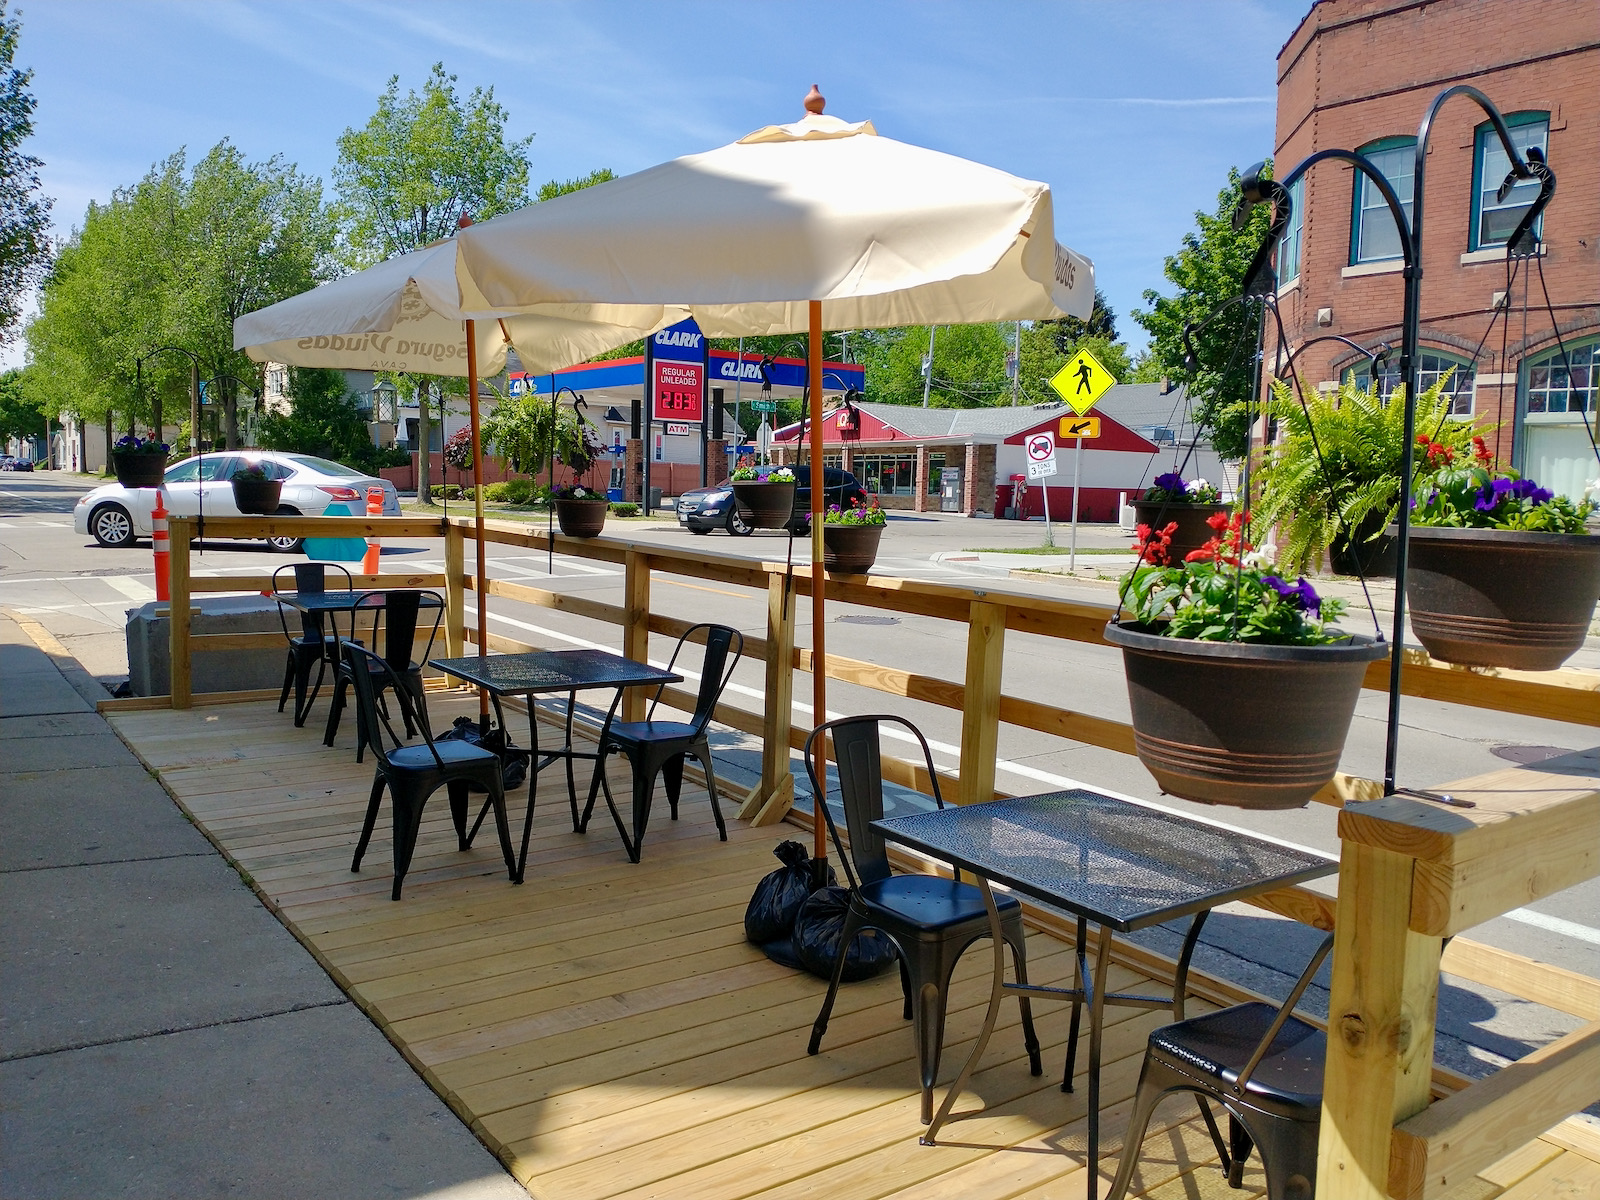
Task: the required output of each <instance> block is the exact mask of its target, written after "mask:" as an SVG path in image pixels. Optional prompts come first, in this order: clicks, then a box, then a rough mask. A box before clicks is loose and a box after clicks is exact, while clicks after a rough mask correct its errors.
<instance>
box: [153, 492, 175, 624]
mask: <svg viewBox="0 0 1600 1200" xmlns="http://www.w3.org/2000/svg"><path fill="white" fill-rule="evenodd" d="M150 545H151V547H152V548H153V549H154V550H155V560H156V599H157V600H167V601H170V600H171V599H172V541H171V539H170V538H168V537H167V508H166V505H165V504H164V503H163V502H162V495H161V489H160V488H157V489H156V503H155V507H154V508H152V509H151V510H150Z"/></svg>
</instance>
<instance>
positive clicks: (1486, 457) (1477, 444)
mask: <svg viewBox="0 0 1600 1200" xmlns="http://www.w3.org/2000/svg"><path fill="white" fill-rule="evenodd" d="M1472 457H1473V458H1475V459H1477V460H1478V462H1479V463H1481V464H1482V465H1483V466H1488V465H1489V464H1490V463H1492V462H1493V461H1494V455H1493V454H1491V453H1489V447H1488V446H1487V445H1485V444H1484V441H1483V439H1482V438H1481V437H1475V438H1473V439H1472Z"/></svg>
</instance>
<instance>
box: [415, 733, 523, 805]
mask: <svg viewBox="0 0 1600 1200" xmlns="http://www.w3.org/2000/svg"><path fill="white" fill-rule="evenodd" d="M433 740H434V741H436V742H466V743H467V744H469V745H472V746H482V747H483V748H484V749H485V750H492V751H493V752H494V753H495V754H496V755H498V756H499V759H500V766H501V772H502V775H501V778H502V779H503V780H504V782H505V786H506V790H507V791H510V790H511V789H512V788H516V787H521V786H522V784H523V782H524V781H525V780H526V779H527V778H528V762H529V760H530V759H531V758H532V755H530V754H529V753H528V751H526V750H523V749H522V748H520V747H518V746H513V745H512V744H511V739H510V738H508V737H506V731H505V730H504V729H500V728H494V729H491V730H489V732H488V733H487V734H485V733H483V732H481V731H480V730H479V729H478V722H477V721H476V720H475V719H474V718H472V717H457V718H456V719H455V723H454V724H453V725H451V726H450V728H449V729H446V730H445V731H444V732H443V733H441V734H440V735H439V736H438V737H436V738H434V739H433Z"/></svg>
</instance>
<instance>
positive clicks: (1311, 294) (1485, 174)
mask: <svg viewBox="0 0 1600 1200" xmlns="http://www.w3.org/2000/svg"><path fill="white" fill-rule="evenodd" d="M1458 83H1468V84H1471V85H1473V86H1475V87H1477V88H1479V89H1480V90H1482V91H1483V92H1485V93H1486V94H1487V95H1488V96H1489V98H1490V99H1491V100H1493V101H1494V103H1495V105H1496V106H1497V107H1498V108H1499V109H1500V111H1501V112H1502V113H1504V114H1505V116H1506V120H1507V124H1508V125H1509V126H1510V128H1511V133H1512V135H1513V138H1514V140H1515V142H1516V144H1517V146H1518V147H1519V149H1520V150H1526V148H1527V147H1530V146H1537V147H1539V148H1540V149H1541V150H1543V151H1544V152H1545V154H1546V158H1547V160H1548V162H1549V164H1550V168H1551V170H1552V171H1554V172H1555V175H1556V179H1557V183H1558V188H1557V192H1556V195H1555V199H1554V200H1553V201H1552V203H1551V205H1550V207H1549V208H1548V209H1547V210H1546V211H1545V213H1544V215H1543V217H1542V219H1541V222H1540V225H1541V227H1538V228H1536V229H1535V233H1536V235H1537V237H1538V255H1537V258H1527V259H1522V260H1520V262H1519V264H1518V269H1517V274H1516V276H1515V278H1514V279H1513V281H1512V283H1511V286H1510V288H1509V289H1508V288H1507V263H1506V252H1505V243H1506V239H1507V238H1508V236H1509V235H1510V233H1511V232H1512V230H1513V229H1514V227H1515V225H1516V223H1517V221H1518V220H1519V219H1520V218H1521V216H1522V214H1523V213H1524V212H1526V211H1527V207H1528V205H1529V204H1531V202H1532V200H1533V198H1534V197H1535V196H1536V195H1537V192H1538V188H1537V185H1536V184H1519V185H1518V186H1517V187H1515V188H1513V189H1512V191H1511V193H1510V195H1509V196H1507V197H1506V198H1505V199H1504V200H1500V199H1499V198H1498V197H1497V196H1496V189H1497V188H1498V186H1499V184H1500V182H1501V180H1502V179H1503V178H1504V177H1505V175H1506V172H1507V166H1508V164H1507V160H1506V157H1505V154H1504V151H1503V150H1502V149H1501V146H1500V143H1499V139H1498V137H1496V136H1495V135H1494V133H1493V129H1492V126H1491V125H1490V124H1489V123H1488V122H1487V121H1486V119H1485V117H1484V113H1483V111H1482V110H1481V109H1480V108H1479V107H1478V106H1477V105H1476V104H1475V103H1473V102H1472V100H1470V99H1469V98H1465V97H1457V98H1454V99H1452V100H1451V101H1450V102H1449V103H1447V104H1446V105H1445V107H1444V108H1443V109H1442V110H1441V112H1440V115H1439V118H1438V121H1437V123H1436V124H1435V127H1434V130H1433V134H1432V137H1431V139H1430V142H1429V153H1428V166H1427V187H1426V196H1425V201H1424V203H1425V205H1426V213H1425V224H1424V231H1425V232H1424V239H1423V241H1424V245H1423V254H1424V260H1423V263H1422V267H1423V281H1422V336H1421V354H1422V359H1421V369H1422V383H1423V386H1424V387H1426V386H1427V385H1429V384H1431V383H1432V382H1434V380H1436V379H1437V378H1438V377H1439V375H1440V374H1441V373H1442V372H1444V371H1446V370H1450V369H1452V368H1453V370H1454V374H1453V375H1452V377H1451V382H1450V384H1449V385H1447V386H1449V388H1450V390H1451V391H1452V392H1453V393H1454V395H1455V404H1454V407H1455V411H1456V412H1457V413H1458V414H1459V415H1462V416H1468V415H1470V416H1473V417H1476V418H1479V419H1480V420H1483V421H1485V422H1487V423H1489V424H1494V425H1497V426H1499V434H1498V438H1499V445H1500V450H1501V453H1502V455H1503V456H1504V457H1507V458H1509V459H1510V461H1511V462H1512V463H1513V465H1515V466H1517V467H1518V468H1520V469H1521V470H1523V471H1524V472H1525V473H1526V474H1529V475H1531V476H1533V477H1534V478H1536V479H1538V480H1539V481H1540V482H1541V483H1544V484H1546V485H1547V486H1550V487H1553V488H1555V489H1556V490H1558V491H1562V492H1565V493H1567V494H1569V495H1573V496H1577V495H1581V493H1582V492H1583V489H1584V486H1585V484H1586V482H1587V481H1588V480H1592V479H1595V478H1596V477H1597V476H1600V464H1597V462H1596V459H1595V454H1594V451H1593V449H1592V447H1591V445H1590V441H1589V434H1588V432H1586V431H1585V424H1586V423H1587V424H1589V426H1590V428H1591V430H1592V427H1593V422H1594V419H1595V401H1596V375H1597V369H1600V5H1597V4H1596V2H1595V0H1425V2H1422V3H1418V2H1417V0H1318V3H1316V4H1314V5H1313V6H1312V8H1311V10H1310V12H1308V13H1307V14H1306V16H1305V18H1304V19H1303V20H1302V21H1301V22H1300V25H1299V27H1298V28H1297V29H1296V30H1295V31H1294V34H1293V36H1292V37H1290V39H1289V41H1288V43H1287V44H1286V45H1285V46H1284V47H1283V49H1282V50H1281V51H1280V52H1279V55H1278V118H1277V137H1276V146H1275V148H1274V161H1275V163H1276V164H1277V166H1278V173H1279V175H1280V176H1282V175H1285V174H1287V173H1288V171H1289V169H1291V168H1292V167H1293V166H1294V165H1295V164H1296V163H1298V162H1300V161H1301V160H1302V159H1304V158H1306V157H1308V156H1309V155H1311V154H1313V153H1315V152H1316V151H1318V150H1323V149H1329V148H1334V147H1340V148H1344V149H1349V150H1357V151H1360V152H1361V153H1363V154H1364V155H1366V156H1367V157H1369V158H1370V159H1371V160H1372V161H1373V162H1374V164H1375V165H1376V166H1377V167H1378V168H1379V169H1380V170H1381V171H1383V173H1384V175H1385V177H1386V178H1387V179H1388V180H1389V182H1390V183H1391V184H1392V185H1393V186H1394V188H1395V191H1396V193H1397V194H1398V196H1399V198H1400V200H1401V201H1402V202H1404V203H1405V204H1406V207H1407V209H1408V211H1409V209H1410V201H1411V197H1412V171H1413V157H1414V154H1415V145H1416V135H1417V126H1418V124H1419V122H1420V121H1421V119H1422V116H1423V113H1424V112H1425V111H1426V109H1427V106H1428V104H1429V103H1430V102H1431V101H1432V99H1433V97H1434V96H1435V95H1437V94H1438V93H1439V92H1440V91H1442V90H1443V89H1445V88H1447V87H1450V86H1452V85H1454V84H1458ZM1293 192H1294V195H1293V200H1294V206H1295V214H1296V215H1295V218H1294V220H1293V221H1292V222H1291V224H1290V227H1289V229H1288V231H1287V233H1286V234H1285V238H1284V243H1283V246H1282V248H1281V249H1280V253H1279V264H1280V265H1279V271H1278V278H1279V293H1278V294H1279V311H1280V313H1281V315H1282V318H1283V321H1284V324H1285V327H1286V332H1287V334H1288V337H1289V338H1290V344H1291V346H1299V345H1301V344H1303V343H1305V342H1307V341H1309V340H1310V339H1312V338H1315V337H1318V336H1320V335H1325V334H1342V335H1344V336H1345V337H1348V338H1350V339H1351V340H1353V341H1355V342H1356V343H1358V344H1359V345H1361V346H1363V347H1375V346H1376V345H1377V344H1378V343H1380V342H1388V343H1390V344H1391V345H1392V346H1393V347H1394V348H1395V351H1396V353H1395V355H1394V356H1393V357H1392V358H1391V359H1390V360H1389V365H1388V367H1387V370H1389V371H1392V372H1395V373H1398V350H1399V345H1400V314H1401V299H1402V296H1401V289H1402V281H1401V274H1400V272H1401V262H1400V257H1399V253H1400V252H1399V240H1398V237H1397V233H1396V230H1395V227H1394V221H1393V218H1392V217H1391V216H1390V215H1389V210H1388V209H1387V208H1386V207H1385V206H1384V205H1383V201H1382V199H1381V198H1380V196H1379V193H1378V191H1377V189H1376V188H1374V187H1372V186H1371V185H1370V184H1368V183H1365V182H1364V181H1363V179H1362V177H1361V176H1360V175H1359V174H1357V173H1356V172H1354V171H1353V170H1352V169H1351V168H1350V167H1349V166H1347V165H1345V164H1342V163H1337V162H1327V163H1322V164H1319V165H1318V166H1316V167H1314V168H1312V170H1311V171H1310V172H1309V173H1308V175H1307V176H1306V177H1305V178H1304V179H1303V180H1301V181H1300V182H1299V183H1297V184H1296V185H1295V186H1294V188H1293ZM1546 289H1548V293H1549V305H1548V308H1549V309H1550V310H1553V312H1554V321H1552V319H1551V315H1550V312H1549V311H1547V305H1546V298H1545V290H1546ZM1497 305H1504V306H1505V309H1506V317H1507V318H1508V319H1507V320H1505V321H1502V322H1500V323H1497V324H1495V326H1494V327H1493V329H1492V330H1491V329H1490V321H1491V317H1492V316H1493V314H1494V312H1495V309H1496V306H1497ZM1558 330H1559V333H1560V336H1561V338H1562V339H1563V340H1564V341H1565V344H1566V352H1567V358H1568V362H1569V363H1570V371H1569V370H1568V369H1567V364H1566V363H1563V361H1562V354H1561V349H1560V346H1559V344H1558V341H1557V331H1558ZM1486 333H1487V334H1488V337H1487V338H1485V334H1486ZM1480 344H1481V348H1480ZM1268 345H1269V353H1270V347H1271V345H1272V341H1271V339H1270V338H1269V342H1268ZM1366 363H1367V360H1366V359H1365V358H1363V357H1362V356H1361V355H1359V354H1358V353H1357V352H1356V351H1354V350H1351V349H1349V348H1348V347H1346V346H1343V345H1340V344H1338V343H1335V342H1324V343H1322V344H1320V345H1316V346H1312V347H1311V348H1310V349H1309V350H1308V351H1307V352H1306V354H1305V356H1304V358H1303V359H1299V360H1297V367H1298V369H1299V372H1300V376H1301V379H1302V380H1303V381H1304V382H1305V383H1306V384H1307V385H1308V386H1310V385H1320V386H1323V387H1329V386H1333V385H1334V384H1335V383H1336V382H1337V381H1338V380H1340V379H1342V378H1346V377H1349V376H1351V375H1355V376H1356V377H1358V378H1364V377H1365V375H1366V372H1365V371H1364V368H1365V367H1366Z"/></svg>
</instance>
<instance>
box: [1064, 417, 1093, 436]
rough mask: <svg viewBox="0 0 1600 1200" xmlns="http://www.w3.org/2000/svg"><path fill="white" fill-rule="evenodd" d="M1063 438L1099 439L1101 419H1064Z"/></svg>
mask: <svg viewBox="0 0 1600 1200" xmlns="http://www.w3.org/2000/svg"><path fill="white" fill-rule="evenodd" d="M1061 436H1062V437H1064V438H1086V439H1088V438H1097V437H1099V436H1100V418H1099V417H1062V418H1061Z"/></svg>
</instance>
